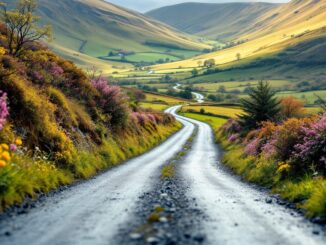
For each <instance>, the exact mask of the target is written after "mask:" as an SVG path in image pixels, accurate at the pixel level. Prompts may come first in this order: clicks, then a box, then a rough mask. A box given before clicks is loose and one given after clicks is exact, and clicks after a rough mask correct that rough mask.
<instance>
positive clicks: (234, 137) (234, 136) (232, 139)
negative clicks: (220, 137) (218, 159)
mask: <svg viewBox="0 0 326 245" xmlns="http://www.w3.org/2000/svg"><path fill="white" fill-rule="evenodd" d="M239 138H240V135H239V134H231V136H230V137H229V138H228V141H229V142H237V141H238V140H239Z"/></svg>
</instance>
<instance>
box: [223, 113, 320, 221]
mask: <svg viewBox="0 0 326 245" xmlns="http://www.w3.org/2000/svg"><path fill="white" fill-rule="evenodd" d="M296 108H297V107H296ZM295 114H296V113H295ZM217 139H218V141H219V142H220V143H221V144H222V146H223V147H224V149H225V150H226V152H225V154H224V158H223V162H224V163H225V164H226V165H227V166H229V167H230V168H231V169H233V170H234V171H235V172H236V173H237V174H239V175H241V176H243V177H244V178H245V179H246V180H248V181H251V182H254V183H258V184H261V185H264V186H267V187H269V188H272V189H273V191H274V192H276V193H280V194H281V196H282V197H283V198H286V199H288V200H290V201H293V202H296V203H298V207H299V208H303V209H305V210H306V214H307V216H308V217H318V218H320V219H322V220H326V203H325V200H326V180H325V177H326V114H323V115H315V116H310V117H306V118H305V117H302V115H300V118H293V117H292V118H288V119H285V120H284V121H281V120H275V122H272V121H264V122H261V123H260V124H259V125H258V126H257V127H255V128H253V129H251V130H250V131H248V130H247V129H243V128H242V126H241V125H240V123H239V122H238V121H237V120H234V119H230V120H229V121H228V122H227V123H226V124H224V125H223V126H222V127H221V128H220V130H219V131H218V132H217Z"/></svg>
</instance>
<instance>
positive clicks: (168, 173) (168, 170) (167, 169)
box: [161, 164, 175, 179]
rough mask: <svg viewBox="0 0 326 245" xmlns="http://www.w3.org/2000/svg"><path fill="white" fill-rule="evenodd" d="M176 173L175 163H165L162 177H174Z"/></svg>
mask: <svg viewBox="0 0 326 245" xmlns="http://www.w3.org/2000/svg"><path fill="white" fill-rule="evenodd" d="M174 174H175V166H174V164H168V165H165V166H164V167H163V168H162V171H161V179H167V178H172V177H173V176H174Z"/></svg>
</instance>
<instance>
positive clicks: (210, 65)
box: [204, 59, 215, 67]
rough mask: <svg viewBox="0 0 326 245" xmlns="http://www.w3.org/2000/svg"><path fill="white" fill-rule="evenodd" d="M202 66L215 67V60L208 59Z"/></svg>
mask: <svg viewBox="0 0 326 245" xmlns="http://www.w3.org/2000/svg"><path fill="white" fill-rule="evenodd" d="M204 66H206V67H213V66H215V59H209V60H205V61H204Z"/></svg>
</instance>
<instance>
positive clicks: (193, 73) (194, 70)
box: [191, 68, 198, 77]
mask: <svg viewBox="0 0 326 245" xmlns="http://www.w3.org/2000/svg"><path fill="white" fill-rule="evenodd" d="M191 74H192V76H193V77H197V76H198V70H197V69H196V68H194V69H193V70H192V71H191Z"/></svg>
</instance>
